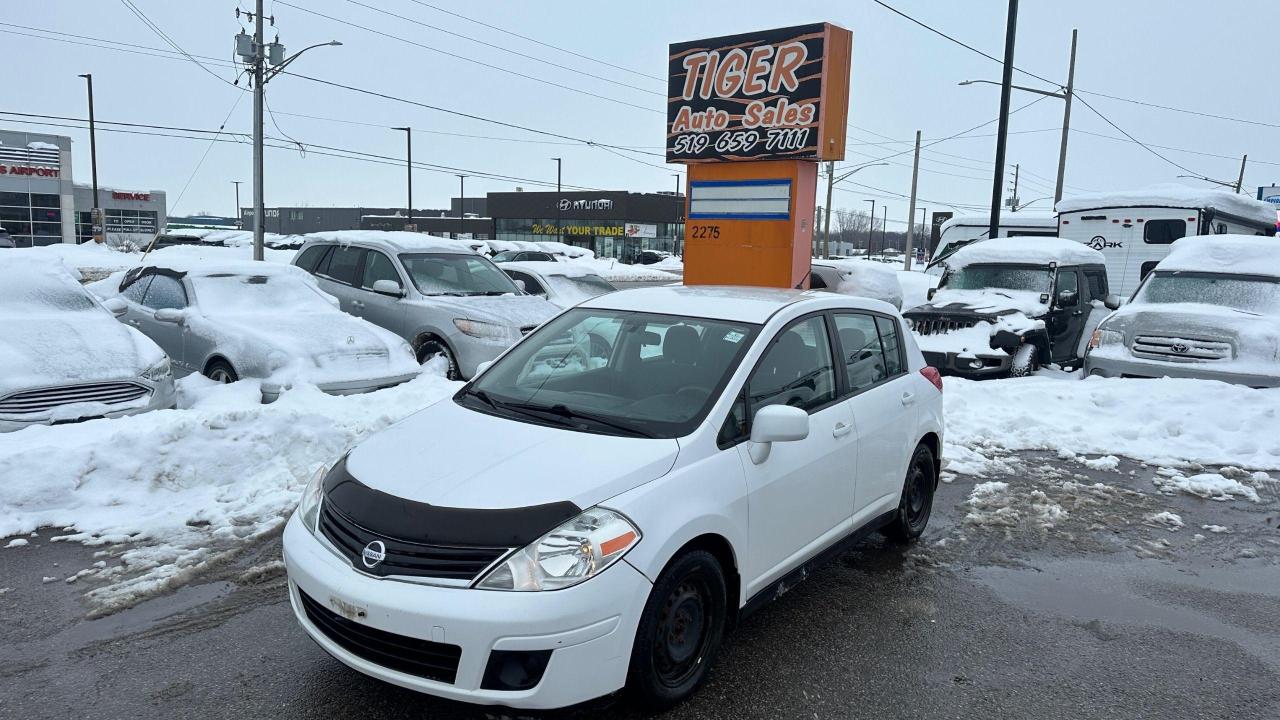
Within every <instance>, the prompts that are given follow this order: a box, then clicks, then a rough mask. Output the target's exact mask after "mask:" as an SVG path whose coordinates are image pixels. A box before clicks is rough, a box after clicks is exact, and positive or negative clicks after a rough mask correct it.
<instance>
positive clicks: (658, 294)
mask: <svg viewBox="0 0 1280 720" xmlns="http://www.w3.org/2000/svg"><path fill="white" fill-rule="evenodd" d="M831 297H835V296H833V295H832V294H831V293H824V292H818V291H810V290H787V289H783V288H763V287H745V286H741V287H740V286H724V285H665V286H661V287H644V288H632V289H630V290H619V291H618V292H614V293H609V294H607V295H600V296H597V297H594V298H592V299H590V300H587V301H585V302H583V303H582V304H581V305H579V307H593V308H601V309H607V310H630V311H634V312H652V313H660V314H664V315H687V316H691V317H707V318H718V319H723V320H733V321H738V322H750V323H763V322H765V321H766V320H768V319H769V317H770V316H772V315H773V314H774V313H775V312H777V311H778V310H779V309H781V308H783V307H785V306H787V305H790V304H791V303H794V302H799V301H801V300H807V299H812V298H831ZM846 299H850V298H846ZM873 302H874V301H873Z"/></svg>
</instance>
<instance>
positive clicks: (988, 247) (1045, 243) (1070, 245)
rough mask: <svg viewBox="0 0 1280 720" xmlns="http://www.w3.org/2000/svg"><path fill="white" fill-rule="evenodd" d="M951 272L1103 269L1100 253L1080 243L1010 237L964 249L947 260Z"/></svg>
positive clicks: (987, 241) (1052, 238)
mask: <svg viewBox="0 0 1280 720" xmlns="http://www.w3.org/2000/svg"><path fill="white" fill-rule="evenodd" d="M946 263H947V266H948V267H950V268H953V269H954V268H961V267H964V266H966V265H974V264H978V263H1014V264H1026V265H1048V264H1049V263H1058V264H1059V265H1105V264H1106V259H1105V258H1103V256H1102V253H1100V252H1098V251H1097V250H1094V249H1092V248H1090V247H1088V246H1086V245H1084V244H1083V243H1078V242H1076V241H1074V240H1064V239H1062V238H1056V237H1011V238H996V239H994V240H983V241H982V242H976V243H972V244H969V245H965V246H964V247H962V248H960V249H959V250H957V251H956V252H955V254H954V255H952V256H951V257H949V258H947V259H946Z"/></svg>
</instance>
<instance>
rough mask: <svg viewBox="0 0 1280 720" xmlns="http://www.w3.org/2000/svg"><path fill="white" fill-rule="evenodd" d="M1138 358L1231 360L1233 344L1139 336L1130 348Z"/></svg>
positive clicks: (1217, 341)
mask: <svg viewBox="0 0 1280 720" xmlns="http://www.w3.org/2000/svg"><path fill="white" fill-rule="evenodd" d="M1130 350H1131V351H1132V352H1133V354H1134V355H1136V356H1138V357H1148V358H1155V359H1157V360H1175V361H1177V360H1186V361H1204V360H1227V359H1230V358H1231V343H1228V342H1223V341H1221V340H1203V339H1194V338H1176V337H1162V336H1156V335H1139V336H1138V337H1135V338H1134V339H1133V346H1132V347H1131V348H1130Z"/></svg>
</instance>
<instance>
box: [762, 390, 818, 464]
mask: <svg viewBox="0 0 1280 720" xmlns="http://www.w3.org/2000/svg"><path fill="white" fill-rule="evenodd" d="M807 437H809V413H807V412H805V411H804V410H801V409H800V408H798V407H791V406H790V405H766V406H764V407H762V408H760V409H759V410H758V411H756V416H755V418H753V419H752V421H751V448H750V450H749V453H750V455H751V462H753V463H755V464H756V465H759V464H760V463H762V462H764V461H765V460H768V459H769V450H770V449H772V447H773V443H776V442H794V441H796V440H804V439H805V438H807Z"/></svg>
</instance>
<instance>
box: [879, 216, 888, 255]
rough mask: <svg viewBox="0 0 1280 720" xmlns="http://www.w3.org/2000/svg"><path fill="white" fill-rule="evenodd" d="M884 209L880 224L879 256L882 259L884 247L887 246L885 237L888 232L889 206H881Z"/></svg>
mask: <svg viewBox="0 0 1280 720" xmlns="http://www.w3.org/2000/svg"><path fill="white" fill-rule="evenodd" d="M881 207H882V208H884V221H883V222H881V223H880V256H881V257H884V246H885V245H887V244H888V240H887V239H886V237H885V236H886V235H887V234H888V232H889V206H888V205H881Z"/></svg>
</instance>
